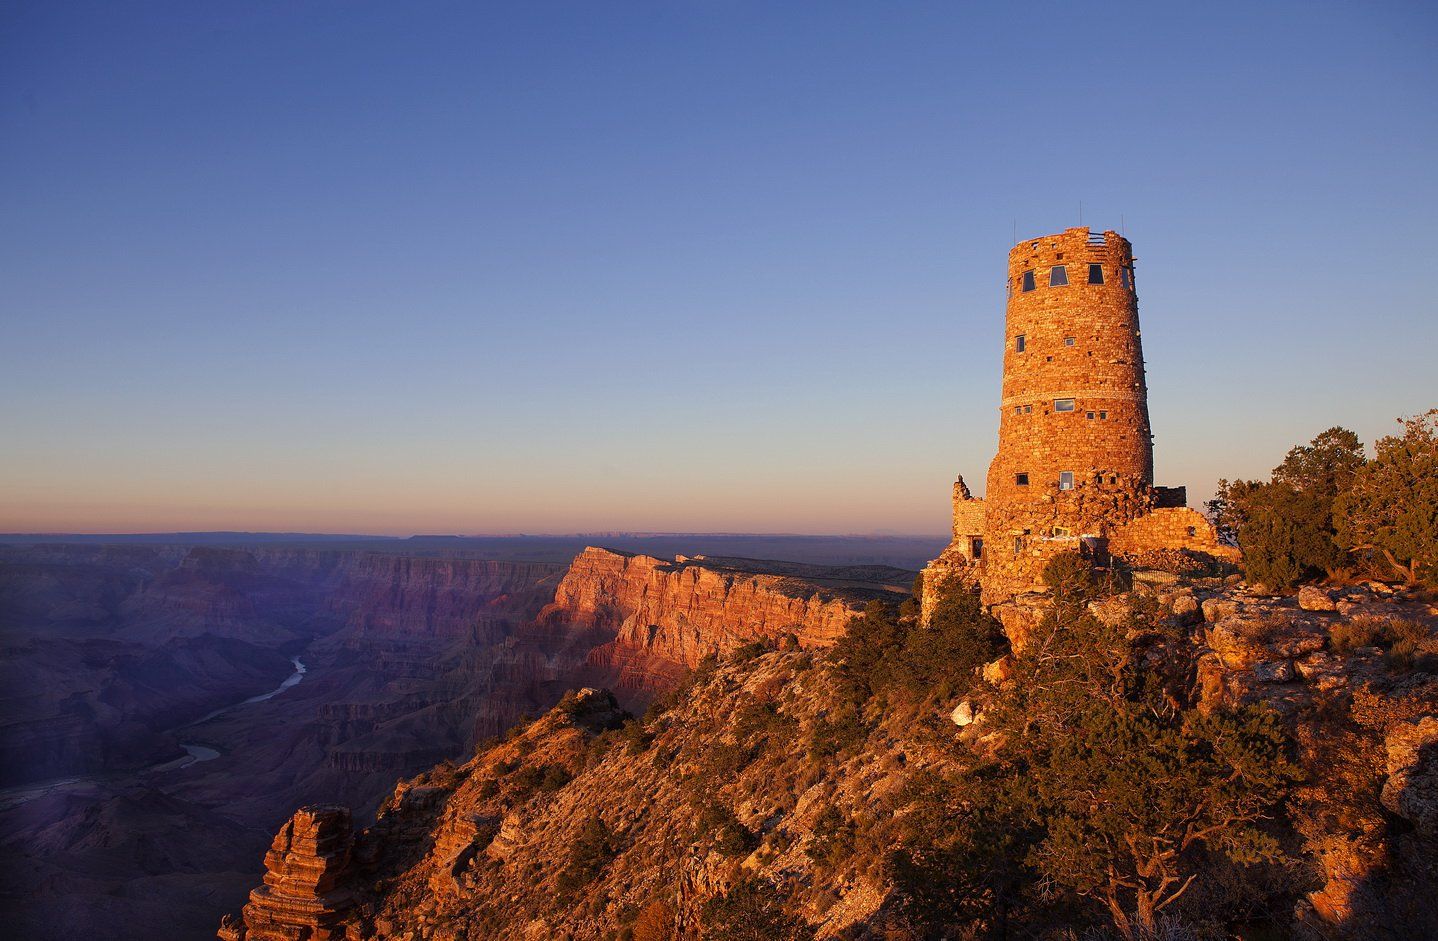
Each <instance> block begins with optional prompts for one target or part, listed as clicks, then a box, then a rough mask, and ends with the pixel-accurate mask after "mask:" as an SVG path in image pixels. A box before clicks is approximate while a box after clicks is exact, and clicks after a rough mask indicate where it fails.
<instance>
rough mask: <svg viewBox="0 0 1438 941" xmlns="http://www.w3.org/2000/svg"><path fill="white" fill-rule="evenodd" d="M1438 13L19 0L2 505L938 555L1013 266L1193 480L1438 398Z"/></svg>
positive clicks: (996, 351)
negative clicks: (1121, 363) (1118, 233)
mask: <svg viewBox="0 0 1438 941" xmlns="http://www.w3.org/2000/svg"><path fill="white" fill-rule="evenodd" d="M1435 89H1438V5H1435V4H1432V3H1429V2H1413V3H1383V2H1353V3H1324V2H1304V3H1291V4H1289V3H1261V4H1252V3H1234V4H1135V5H1132V6H1127V7H1125V6H1121V5H1116V4H1072V3H1063V4H1052V5H1047V4H1042V3H1031V4H1023V5H1008V4H984V5H979V4H965V3H957V2H951V3H931V4H918V3H914V4H909V3H902V4H894V3H880V2H873V3H866V4H858V3H812V4H797V3H796V4H777V3H773V2H762V3H728V2H718V0H712V2H673V3H638V2H634V3H627V2H626V3H580V2H575V3H562V4H561V3H534V2H524V3H514V4H506V5H498V4H476V3H452V4H447V3H446V4H441V3H389V4H378V3H349V2H345V3H341V2H330V3H294V2H283V3H251V2H245V3H208V2H205V3H195V2H189V0H187V2H176V3H111V2H100V3H93V4H81V3H68V2H40V3H23V2H22V3H8V4H6V5H5V6H4V8H3V11H0V531H40V530H44V531H56V530H69V531H90V532H96V531H99V532H116V531H161V530H175V529H186V530H193V529H251V530H308V531H343V532H368V533H410V532H513V531H528V532H573V531H592V530H603V529H632V530H666V531H676V530H678V531H693V530H705V531H714V530H721V531H797V532H872V531H898V532H927V533H937V532H943V531H944V530H945V529H946V528H947V525H948V523H947V513H948V489H949V484H950V482H951V481H952V479H953V475H954V474H955V473H956V472H962V473H963V474H965V476H966V477H967V478H968V479H969V480H970V481H974V482H979V483H981V482H982V479H983V476H984V472H985V470H986V468H987V466H988V461H989V459H990V458H991V457H992V454H993V451H994V448H995V445H996V430H997V399H998V382H999V375H998V370H999V363H1000V355H1001V349H1002V331H1003V303H1004V299H1003V277H1004V264H1005V259H1006V255H1007V251H1008V247H1009V244H1010V243H1011V242H1012V241H1013V237H1014V233H1015V231H1017V234H1018V236H1019V237H1026V236H1032V235H1038V234H1042V233H1046V232H1052V231H1058V230H1060V229H1063V228H1065V227H1067V226H1072V225H1077V224H1078V223H1079V204H1080V202H1082V205H1083V219H1082V221H1083V222H1084V223H1085V224H1092V225H1094V226H1095V227H1096V228H1110V227H1111V228H1118V227H1119V226H1120V223H1121V221H1122V225H1123V227H1124V229H1125V231H1126V233H1127V235H1128V236H1129V237H1130V238H1131V239H1132V240H1133V242H1134V246H1135V252H1136V254H1137V255H1138V258H1139V263H1138V271H1139V281H1138V285H1139V290H1140V303H1141V308H1140V312H1141V316H1142V319H1143V325H1144V345H1145V352H1146V354H1147V357H1148V366H1149V383H1150V387H1151V400H1150V405H1151V411H1152V417H1153V423H1154V430H1155V432H1156V442H1155V443H1156V448H1157V466H1158V478H1159V482H1160V483H1165V484H1177V483H1187V484H1189V486H1190V491H1191V493H1193V494H1194V495H1195V496H1197V497H1201V496H1202V495H1203V494H1205V493H1207V492H1208V491H1210V490H1211V489H1212V487H1213V483H1214V481H1215V480H1216V479H1217V478H1218V477H1220V476H1227V477H1233V476H1252V475H1257V474H1262V473H1265V472H1266V471H1267V470H1269V469H1270V468H1271V467H1272V466H1273V465H1274V464H1276V463H1277V462H1278V460H1279V459H1280V458H1281V457H1282V455H1283V452H1284V451H1285V450H1286V449H1287V448H1288V447H1289V446H1290V445H1291V444H1293V443H1294V442H1296V441H1298V440H1301V439H1307V438H1309V437H1311V436H1312V435H1313V434H1314V433H1316V432H1317V431H1320V430H1322V429H1323V428H1325V427H1327V426H1329V425H1332V424H1343V425H1346V426H1348V427H1351V428H1353V429H1354V430H1355V431H1357V432H1359V434H1360V435H1362V436H1363V437H1364V438H1365V439H1367V440H1369V441H1370V442H1371V441H1372V439H1373V438H1374V437H1376V436H1377V435H1380V434H1384V433H1388V432H1389V431H1390V430H1392V429H1393V428H1395V427H1396V426H1395V425H1394V424H1393V419H1394V418H1395V417H1396V416H1398V415H1400V414H1409V413H1413V412H1417V411H1420V410H1423V409H1426V408H1429V407H1432V406H1435V405H1438V242H1435V223H1438V173H1435V166H1438V94H1435Z"/></svg>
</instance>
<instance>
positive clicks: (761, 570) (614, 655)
mask: <svg viewBox="0 0 1438 941" xmlns="http://www.w3.org/2000/svg"><path fill="white" fill-rule="evenodd" d="M913 577H914V573H913V572H910V571H907V570H904V569H894V568H888V567H886V566H847V567H844V566H839V567H836V566H814V565H801V564H797V563H784V562H762V561H757V560H753V559H732V558H706V557H704V556H696V557H693V558H689V557H685V556H678V557H677V558H676V559H675V560H674V561H673V562H665V561H663V560H661V559H656V558H652V557H650V556H644V555H632V554H629V553H623V552H615V551H612V550H608V549H599V548H594V547H590V548H588V549H585V550H584V552H582V553H580V555H579V556H578V557H577V558H575V560H574V562H573V564H571V565H570V567H569V571H568V572H567V573H566V574H565V576H564V579H563V580H562V581H561V582H560V583H559V586H558V588H557V589H556V590H555V595H554V602H553V603H552V604H550V605H548V606H547V607H545V609H544V610H543V611H542V612H540V615H539V624H540V626H541V629H542V628H543V627H545V626H554V625H562V626H563V629H564V630H565V631H567V632H569V633H571V634H581V635H585V636H589V637H591V638H593V639H596V640H600V641H601V643H599V644H598V645H597V646H596V648H595V649H594V650H593V652H592V653H591V654H589V656H588V662H589V664H590V665H591V666H592V667H594V668H595V670H596V671H597V673H596V676H597V677H598V678H600V679H604V680H607V681H608V682H607V684H606V685H610V686H612V687H613V688H615V689H616V690H618V691H620V692H621V693H625V694H631V693H636V692H637V693H644V692H649V693H652V692H654V691H655V690H657V689H662V688H664V687H666V686H667V685H671V684H672V683H673V682H675V681H676V680H677V679H678V677H679V676H681V675H682V674H683V673H684V671H685V670H687V669H690V668H692V667H694V666H697V665H698V663H699V662H700V661H701V660H702V659H703V658H704V657H705V656H707V655H710V654H718V653H727V652H729V651H731V650H734V649H735V648H737V647H740V646H742V645H744V644H746V643H750V642H753V641H757V640H772V639H775V638H778V637H782V636H784V635H789V634H792V635H793V636H794V637H795V639H796V641H797V643H798V645H799V646H800V647H804V648H816V647H826V646H828V645H830V644H832V643H833V642H834V641H835V640H836V639H837V638H838V637H839V636H840V635H841V634H843V632H844V630H845V628H846V627H847V626H848V623H849V620H850V618H852V617H853V616H854V615H855V614H857V613H859V612H860V611H862V610H863V606H864V604H865V603H867V602H868V601H870V600H872V599H874V598H885V597H886V598H889V599H900V598H902V597H904V596H905V595H906V594H907V592H908V590H909V587H910V585H911V584H912V580H913Z"/></svg>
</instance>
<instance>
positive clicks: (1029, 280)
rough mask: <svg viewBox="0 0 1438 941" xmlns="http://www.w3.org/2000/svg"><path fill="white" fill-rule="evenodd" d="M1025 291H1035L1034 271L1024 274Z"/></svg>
mask: <svg viewBox="0 0 1438 941" xmlns="http://www.w3.org/2000/svg"><path fill="white" fill-rule="evenodd" d="M1125 287H1127V284H1125ZM1023 289H1024V291H1026V292H1027V291H1032V290H1033V289H1034V273H1033V272H1032V271H1025V272H1024V287H1023Z"/></svg>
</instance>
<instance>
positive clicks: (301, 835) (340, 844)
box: [219, 806, 354, 941]
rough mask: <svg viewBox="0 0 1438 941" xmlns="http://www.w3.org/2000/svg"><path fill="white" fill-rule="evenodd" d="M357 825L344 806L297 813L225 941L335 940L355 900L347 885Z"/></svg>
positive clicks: (223, 934)
mask: <svg viewBox="0 0 1438 941" xmlns="http://www.w3.org/2000/svg"><path fill="white" fill-rule="evenodd" d="M353 848H354V827H353V824H352V823H351V821H350V812H349V810H348V809H346V808H343V807H326V806H317V807H304V808H301V809H300V810H297V811H295V815H294V816H293V817H291V818H290V819H289V820H288V821H287V822H286V823H285V825H284V826H283V827H281V828H280V832H279V833H278V834H277V835H276V836H275V841H274V843H273V844H271V845H270V851H269V852H268V853H266V854H265V882H264V885H262V886H260V887H259V888H257V889H255V890H254V891H253V892H251V893H250V901H249V903H248V904H247V905H245V907H244V910H243V912H241V914H240V918H239V919H238V920H236V919H233V918H231V919H227V920H226V921H225V922H224V923H223V924H222V925H221V928H220V933H219V937H220V938H222V939H225V941H332V939H340V938H343V937H344V934H345V933H344V929H343V927H342V923H343V922H344V920H345V918H346V915H347V913H348V911H349V909H350V907H351V906H352V905H353V904H354V896H353V894H352V892H351V891H350V889H349V888H348V887H347V886H345V885H344V883H343V878H344V876H345V875H346V874H347V871H348V868H349V863H350V853H351V852H352V850H353Z"/></svg>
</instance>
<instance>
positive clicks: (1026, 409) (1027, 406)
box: [1024, 405, 1034, 415]
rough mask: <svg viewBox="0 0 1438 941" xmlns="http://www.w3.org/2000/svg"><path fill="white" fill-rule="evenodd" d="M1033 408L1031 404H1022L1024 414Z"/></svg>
mask: <svg viewBox="0 0 1438 941" xmlns="http://www.w3.org/2000/svg"><path fill="white" fill-rule="evenodd" d="M1033 410H1034V407H1033V406H1032V405H1025V406H1024V414H1025V415H1027V414H1028V413H1029V412H1032V411H1033Z"/></svg>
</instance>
